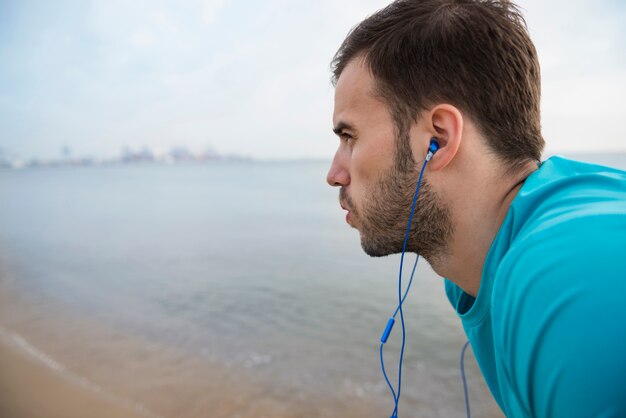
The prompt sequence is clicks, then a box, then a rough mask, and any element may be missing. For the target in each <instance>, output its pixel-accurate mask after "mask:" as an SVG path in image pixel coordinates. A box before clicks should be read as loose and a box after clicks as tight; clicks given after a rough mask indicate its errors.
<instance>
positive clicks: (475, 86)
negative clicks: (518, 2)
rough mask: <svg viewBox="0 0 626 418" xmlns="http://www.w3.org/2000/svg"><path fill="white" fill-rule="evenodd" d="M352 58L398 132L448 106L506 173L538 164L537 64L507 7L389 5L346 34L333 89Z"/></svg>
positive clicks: (478, 0) (402, 0)
mask: <svg viewBox="0 0 626 418" xmlns="http://www.w3.org/2000/svg"><path fill="white" fill-rule="evenodd" d="M356 57H362V58H363V59H364V61H365V63H366V65H367V66H368V68H369V70H370V71H371V72H372V75H373V76H374V79H375V80H376V84H377V90H378V92H377V93H379V94H380V95H381V96H382V97H383V98H384V99H385V101H386V102H387V103H388V104H389V106H390V109H391V112H392V114H393V116H394V120H395V122H396V124H397V125H398V126H397V127H398V129H399V130H400V131H403V130H406V128H407V127H408V126H410V125H409V124H408V123H409V122H411V121H413V122H415V121H416V119H417V117H418V115H419V112H420V111H421V110H424V109H427V108H428V107H429V106H431V105H434V104H437V103H442V102H447V103H450V104H452V105H454V106H456V107H458V108H459V109H461V110H462V111H464V112H466V113H467V114H468V115H469V116H470V117H471V118H472V119H473V120H474V121H475V122H476V123H477V125H478V128H479V129H480V130H481V133H482V134H483V136H484V137H485V138H486V140H487V143H488V145H489V147H490V148H491V149H492V150H493V151H494V152H495V154H496V155H498V156H499V157H500V158H501V159H502V160H503V162H504V163H506V164H507V165H508V168H509V170H511V171H515V170H516V168H517V167H519V166H520V165H521V164H523V163H525V162H526V161H528V160H538V159H540V158H541V152H542V150H543V146H544V140H543V138H542V136H541V122H540V112H539V105H540V95H541V87H540V71H539V62H538V59H537V52H536V50H535V47H534V45H533V43H532V41H531V40H530V37H529V36H528V32H527V28H526V22H525V21H524V18H523V17H522V15H521V13H520V11H519V9H518V8H517V7H516V6H515V5H514V4H513V3H511V2H510V1H492V0H397V1H394V2H393V3H391V4H390V5H389V6H387V7H385V8H384V9H382V10H379V11H378V12H376V13H375V14H373V15H372V16H370V17H368V18H367V19H365V20H364V21H362V22H361V23H359V24H358V25H357V26H356V27H354V28H353V29H352V30H351V31H350V33H349V34H348V36H347V37H346V39H345V40H344V41H343V43H342V45H341V47H340V48H339V50H338V51H337V53H336V54H335V56H334V58H333V60H332V63H331V69H332V72H333V77H332V82H333V84H336V83H337V80H338V79H339V76H340V75H341V73H342V71H343V69H344V68H345V67H346V65H347V64H348V63H349V62H350V61H351V60H352V59H354V58H356Z"/></svg>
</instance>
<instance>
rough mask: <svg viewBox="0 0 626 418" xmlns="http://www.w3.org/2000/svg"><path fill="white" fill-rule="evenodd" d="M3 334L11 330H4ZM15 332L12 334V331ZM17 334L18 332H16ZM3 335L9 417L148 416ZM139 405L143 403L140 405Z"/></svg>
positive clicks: (3, 390) (0, 377)
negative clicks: (61, 371) (59, 370)
mask: <svg viewBox="0 0 626 418" xmlns="http://www.w3.org/2000/svg"><path fill="white" fill-rule="evenodd" d="M3 334H8V333H5V332H3ZM9 335H11V334H9ZM12 335H13V336H14V335H15V334H12ZM43 360H44V359H39V358H36V357H35V356H34V355H33V354H32V353H29V352H26V351H25V350H22V349H20V347H18V346H16V344H15V343H14V341H11V340H9V339H8V338H5V335H3V338H0V370H1V371H2V372H1V373H0V416H2V417H6V418H22V417H24V418H26V417H30V418H56V417H59V418H61V417H63V418H84V417H86V416H89V417H93V418H105V417H119V418H145V417H154V416H155V415H154V414H150V413H142V412H140V411H137V410H135V408H133V407H131V406H130V405H123V404H121V402H116V401H115V400H113V399H107V397H106V396H103V394H102V393H98V391H97V389H95V388H90V387H89V386H87V385H86V384H83V385H81V384H80V383H79V382H77V381H73V380H70V379H69V378H67V377H65V376H63V375H61V374H60V373H59V372H58V371H57V370H55V368H54V367H53V365H54V364H55V363H52V364H50V363H48V364H46V363H44V361H43ZM138 408H139V407H138Z"/></svg>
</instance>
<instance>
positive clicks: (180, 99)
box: [0, 0, 626, 159]
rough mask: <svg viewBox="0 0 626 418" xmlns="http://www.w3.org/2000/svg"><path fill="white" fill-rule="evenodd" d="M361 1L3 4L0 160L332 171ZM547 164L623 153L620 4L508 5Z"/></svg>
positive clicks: (625, 110)
mask: <svg viewBox="0 0 626 418" xmlns="http://www.w3.org/2000/svg"><path fill="white" fill-rule="evenodd" d="M386 4H387V2H385V1H374V0H341V1H336V0H316V1H315V2H308V1H302V0H264V1H252V0H247V1H246V0H180V1H176V2H174V1H164V0H133V1H127V0H123V1H122V0H93V1H80V0H73V1H72V0H57V1H54V2H51V1H43V0H41V1H31V0H0V157H2V156H4V157H5V158H14V157H21V158H24V159H30V158H42V159H47V158H55V157H59V156H60V155H61V149H62V147H64V146H67V147H69V148H70V149H71V152H72V154H73V155H74V156H87V157H96V158H100V157H112V156H116V155H119V153H120V151H121V149H122V148H123V147H131V148H132V149H139V148H141V147H144V146H147V147H150V148H152V149H155V150H156V151H165V150H168V149H169V148H171V147H173V146H187V147H189V148H190V149H191V150H193V151H196V152H201V151H204V150H207V149H212V150H214V151H217V152H218V153H221V154H238V155H245V156H249V157H253V158H259V159H291V158H325V159H330V158H331V157H332V154H333V153H334V150H335V147H336V145H337V142H336V141H337V139H336V138H335V136H334V134H333V133H332V130H331V129H332V119H331V118H332V110H333V93H334V90H333V87H332V85H331V84H330V70H329V62H330V60H331V58H332V56H333V54H334V52H335V51H336V49H337V48H338V46H339V45H340V43H341V41H342V40H343V39H344V37H345V35H346V34H347V32H348V31H349V29H350V28H351V27H352V26H354V25H355V24H357V23H358V22H359V21H361V20H362V19H363V18H365V17H366V16H367V15H369V14H371V13H373V12H375V11H376V10H378V9H380V8H382V7H384V6H385V5H386ZM518 4H519V6H520V7H521V9H522V10H523V12H524V15H525V17H526V21H527V23H528V27H529V32H530V35H531V38H532V39H533V41H534V42H535V45H536V47H537V50H538V53H539V59H540V64H541V68H542V127H543V133H544V137H545V139H546V142H547V152H590V151H598V152H612V151H623V152H626V134H625V133H624V130H623V129H622V126H624V122H626V106H624V100H625V98H626V2H623V1H621V0H584V1H583V0H568V1H565V0H550V1H545V0H528V1H519V2H518Z"/></svg>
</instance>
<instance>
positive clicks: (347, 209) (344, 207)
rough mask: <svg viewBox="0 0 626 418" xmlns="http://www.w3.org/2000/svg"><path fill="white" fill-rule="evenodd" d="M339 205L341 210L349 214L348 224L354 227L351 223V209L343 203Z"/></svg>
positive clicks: (347, 215) (347, 216) (347, 217)
mask: <svg viewBox="0 0 626 418" xmlns="http://www.w3.org/2000/svg"><path fill="white" fill-rule="evenodd" d="M339 205H341V209H343V210H345V211H347V212H348V213H346V222H347V223H348V224H350V225H352V223H351V222H350V213H351V211H350V209H349V208H348V207H347V206H346V205H345V204H344V203H343V202H339Z"/></svg>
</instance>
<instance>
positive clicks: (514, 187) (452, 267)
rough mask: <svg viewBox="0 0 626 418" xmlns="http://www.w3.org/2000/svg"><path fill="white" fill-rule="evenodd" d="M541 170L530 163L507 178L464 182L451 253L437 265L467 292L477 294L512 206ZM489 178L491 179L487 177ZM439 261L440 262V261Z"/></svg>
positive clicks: (455, 207) (455, 204) (455, 208)
mask: <svg viewBox="0 0 626 418" xmlns="http://www.w3.org/2000/svg"><path fill="white" fill-rule="evenodd" d="M536 169H537V165H536V164H535V163H534V162H533V163H528V164H527V165H526V166H524V167H523V169H522V170H520V171H519V172H518V173H517V174H515V175H513V176H508V177H506V180H503V179H504V178H505V177H497V178H496V177H493V176H491V177H485V176H483V177H482V178H483V180H482V181H481V180H480V178H479V177H480V173H477V178H475V179H473V181H466V182H464V187H466V188H467V187H468V184H473V185H474V187H473V188H471V190H466V193H464V197H463V199H461V200H460V201H458V202H451V203H452V205H453V222H454V233H453V236H452V240H451V243H450V246H449V247H448V248H447V250H448V251H447V254H448V255H447V256H446V257H445V259H442V260H441V265H433V267H434V268H435V270H436V271H437V272H438V273H439V274H440V275H442V276H444V277H446V278H448V279H449V280H451V281H452V282H454V283H456V284H457V285H458V286H459V287H461V288H462V289H463V290H464V291H465V292H466V293H468V294H470V295H472V296H474V297H476V295H478V290H479V288H480V282H481V278H482V272H483V266H484V263H485V259H486V257H487V253H488V252H489V249H490V247H491V244H492V242H493V240H494V239H495V237H496V235H497V233H498V231H499V230H500V227H501V226H502V223H503V222H504V219H505V217H506V214H507V213H508V210H509V207H510V206H511V203H512V202H513V199H515V197H516V196H517V193H518V192H519V190H520V189H521V187H522V185H523V184H524V181H525V180H526V178H527V177H528V176H529V175H530V174H531V173H532V172H533V171H535V170H536ZM487 179H489V180H487ZM437 264H439V263H437Z"/></svg>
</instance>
